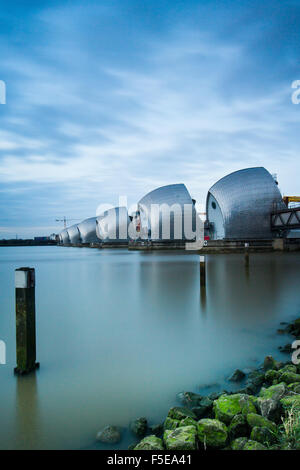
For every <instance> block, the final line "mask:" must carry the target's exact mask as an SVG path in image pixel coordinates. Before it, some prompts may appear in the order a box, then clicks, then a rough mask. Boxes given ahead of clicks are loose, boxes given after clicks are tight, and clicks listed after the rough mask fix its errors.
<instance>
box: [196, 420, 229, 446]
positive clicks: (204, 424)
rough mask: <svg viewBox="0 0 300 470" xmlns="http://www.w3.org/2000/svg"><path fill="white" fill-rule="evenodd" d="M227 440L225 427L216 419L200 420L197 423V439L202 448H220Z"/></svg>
mask: <svg viewBox="0 0 300 470" xmlns="http://www.w3.org/2000/svg"><path fill="white" fill-rule="evenodd" d="M227 438H228V432H227V427H226V425H225V424H224V423H222V422H221V421H219V420H217V419H201V420H200V421H199V422H198V439H199V441H200V442H201V443H202V444H203V446H204V447H206V446H207V447H210V448H214V449H217V448H222V447H224V446H225V444H226V441H227Z"/></svg>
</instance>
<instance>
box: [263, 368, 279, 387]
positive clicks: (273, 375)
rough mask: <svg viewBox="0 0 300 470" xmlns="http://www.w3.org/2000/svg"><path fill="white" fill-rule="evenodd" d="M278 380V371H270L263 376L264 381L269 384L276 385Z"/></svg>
mask: <svg viewBox="0 0 300 470" xmlns="http://www.w3.org/2000/svg"><path fill="white" fill-rule="evenodd" d="M279 378H280V371H278V370H273V369H270V370H268V371H267V372H266V374H265V380H266V382H267V383H269V384H274V385H275V384H276V383H278V380H279Z"/></svg>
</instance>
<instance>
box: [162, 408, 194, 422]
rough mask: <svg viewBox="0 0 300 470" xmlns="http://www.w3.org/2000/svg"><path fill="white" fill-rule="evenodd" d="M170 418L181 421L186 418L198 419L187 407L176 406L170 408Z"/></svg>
mask: <svg viewBox="0 0 300 470" xmlns="http://www.w3.org/2000/svg"><path fill="white" fill-rule="evenodd" d="M168 417H169V418H172V419H178V420H179V421H181V420H182V419H184V418H193V419H197V416H196V415H195V413H193V411H192V410H190V409H189V408H187V407H185V406H174V407H173V408H170V410H169V413H168Z"/></svg>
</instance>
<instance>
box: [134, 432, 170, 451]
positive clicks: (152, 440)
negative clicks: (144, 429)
mask: <svg viewBox="0 0 300 470" xmlns="http://www.w3.org/2000/svg"><path fill="white" fill-rule="evenodd" d="M134 450H164V446H163V441H162V439H159V438H158V437H156V436H153V435H152V436H147V437H145V438H144V439H143V440H142V441H141V442H140V443H139V444H138V445H137V446H135V448H134Z"/></svg>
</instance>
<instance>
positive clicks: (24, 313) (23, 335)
mask: <svg viewBox="0 0 300 470" xmlns="http://www.w3.org/2000/svg"><path fill="white" fill-rule="evenodd" d="M15 288H16V340H17V344H16V346H17V367H16V368H15V373H17V374H28V373H29V372H31V371H33V370H35V369H36V368H38V367H39V363H36V362H35V361H36V333H35V271H34V269H33V268H19V269H16V270H15Z"/></svg>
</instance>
